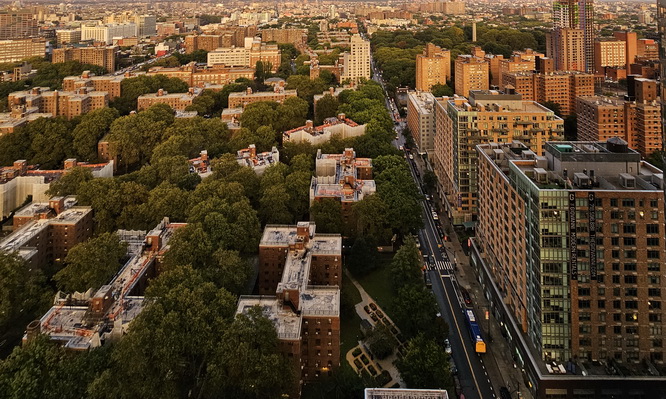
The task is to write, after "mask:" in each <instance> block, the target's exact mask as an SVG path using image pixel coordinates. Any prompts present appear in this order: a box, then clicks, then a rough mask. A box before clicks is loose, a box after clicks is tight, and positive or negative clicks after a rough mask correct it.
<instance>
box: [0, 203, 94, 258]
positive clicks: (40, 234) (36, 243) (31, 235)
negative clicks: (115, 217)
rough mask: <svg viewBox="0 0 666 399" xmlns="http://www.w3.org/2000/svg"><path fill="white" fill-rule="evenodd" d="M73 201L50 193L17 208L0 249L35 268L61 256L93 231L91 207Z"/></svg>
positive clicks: (88, 236)
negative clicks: (11, 225)
mask: <svg viewBox="0 0 666 399" xmlns="http://www.w3.org/2000/svg"><path fill="white" fill-rule="evenodd" d="M75 205H76V199H74V198H73V197H67V198H65V197H53V198H51V199H49V200H48V202H32V203H30V204H28V205H26V206H25V207H23V208H21V209H19V210H18V211H16V214H15V218H16V219H15V220H14V228H15V230H14V231H13V232H12V233H11V234H10V235H9V236H7V237H5V238H4V239H2V240H1V241H0V250H2V251H5V252H12V253H16V254H18V256H20V257H22V258H23V259H24V260H25V261H26V263H27V264H28V265H29V266H30V267H31V268H38V269H39V268H43V267H46V266H48V265H49V264H50V263H52V262H53V261H56V260H62V259H64V258H65V256H67V252H68V251H69V250H70V249H72V248H73V247H74V246H75V245H76V244H79V243H81V242H83V241H85V240H87V239H88V238H90V237H92V234H93V212H92V208H91V207H89V206H75Z"/></svg>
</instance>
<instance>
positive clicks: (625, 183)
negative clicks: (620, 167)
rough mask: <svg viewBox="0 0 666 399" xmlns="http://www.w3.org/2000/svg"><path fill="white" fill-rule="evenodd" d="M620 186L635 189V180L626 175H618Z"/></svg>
mask: <svg viewBox="0 0 666 399" xmlns="http://www.w3.org/2000/svg"><path fill="white" fill-rule="evenodd" d="M620 185H622V187H624V188H636V178H635V177H634V176H632V175H630V174H628V173H620Z"/></svg>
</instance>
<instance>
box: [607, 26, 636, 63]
mask: <svg viewBox="0 0 666 399" xmlns="http://www.w3.org/2000/svg"><path fill="white" fill-rule="evenodd" d="M613 37H614V38H615V39H616V40H621V41H623V42H624V49H625V63H626V64H627V68H628V66H629V65H631V64H633V63H634V62H636V56H637V55H638V34H637V33H636V32H628V31H621V32H613Z"/></svg>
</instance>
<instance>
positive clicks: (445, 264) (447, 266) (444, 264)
mask: <svg viewBox="0 0 666 399" xmlns="http://www.w3.org/2000/svg"><path fill="white" fill-rule="evenodd" d="M430 268H431V270H440V271H441V270H449V271H450V270H453V267H452V266H451V262H450V261H448V260H438V261H436V262H435V264H434V265H431V266H430Z"/></svg>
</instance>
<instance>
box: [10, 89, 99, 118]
mask: <svg viewBox="0 0 666 399" xmlns="http://www.w3.org/2000/svg"><path fill="white" fill-rule="evenodd" d="M7 102H8V103H9V105H10V106H12V107H16V106H24V107H26V108H32V107H35V108H37V109H38V111H39V112H41V113H49V114H51V115H53V116H64V117H65V118H67V119H72V118H74V117H75V116H80V115H83V114H87V113H88V112H90V111H94V110H96V109H101V108H106V107H108V106H109V93H108V92H105V91H95V89H94V88H92V87H80V88H78V89H76V90H74V91H58V90H51V89H49V88H48V87H34V88H32V89H30V90H23V91H15V92H13V93H10V94H9V96H7Z"/></svg>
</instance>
